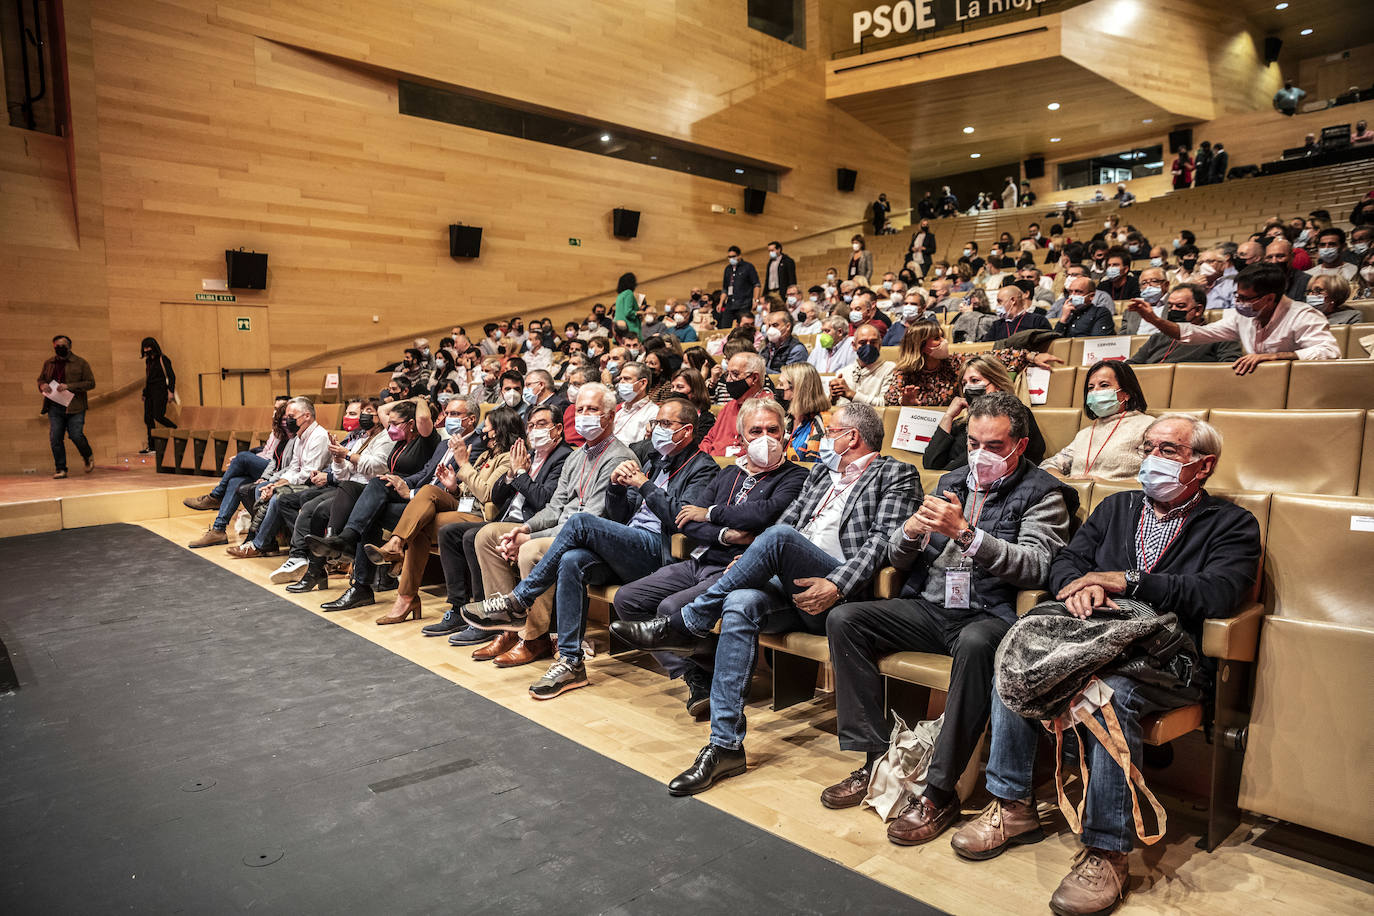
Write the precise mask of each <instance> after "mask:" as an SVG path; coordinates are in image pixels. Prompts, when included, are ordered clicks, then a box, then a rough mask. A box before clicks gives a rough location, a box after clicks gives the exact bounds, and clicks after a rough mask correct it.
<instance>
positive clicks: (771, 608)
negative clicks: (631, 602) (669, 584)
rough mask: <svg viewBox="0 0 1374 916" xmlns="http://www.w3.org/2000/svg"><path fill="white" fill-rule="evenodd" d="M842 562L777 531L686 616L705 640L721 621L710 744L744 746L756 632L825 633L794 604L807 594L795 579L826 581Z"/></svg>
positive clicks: (817, 618)
mask: <svg viewBox="0 0 1374 916" xmlns="http://www.w3.org/2000/svg"><path fill="white" fill-rule="evenodd" d="M841 562H842V561H840V560H837V559H836V558H835V557H832V556H831V555H830V554H828V553H826V552H825V551H824V550H821V549H820V548H819V547H817V546H816V545H815V544H812V543H811V542H810V541H809V540H807V539H806V537H805V536H803V535H802V533H801V532H799V531H798V530H797V529H795V528H790V527H787V526H783V525H774V526H773V527H772V528H769V529H768V530H767V531H765V532H763V534H760V535H759V536H758V537H757V538H756V539H755V540H754V543H752V544H750V545H749V548H748V549H747V550H745V551H744V553H743V554H741V555H740V558H739V559H738V560H736V561H735V565H734V566H731V567H730V568H729V569H728V570H726V572H725V575H723V576H721V577H720V579H719V580H718V581H717V582H716V583H715V584H714V585H712V586H711V587H710V588H708V589H707V590H706V591H704V592H702V593H701V595H699V596H698V597H697V598H696V599H694V600H693V601H692V603H691V604H689V605H687V606H686V607H684V608H683V609H682V620H683V622H684V623H685V624H686V625H687V628H688V629H690V630H692V631H693V632H695V633H697V634H698V635H702V636H704V635H705V634H706V633H707V632H709V631H710V629H711V627H712V626H713V625H714V624H715V622H716V620H717V619H719V620H720V641H719V643H718V644H717V645H716V659H715V673H714V675H713V676H712V678H711V743H712V744H714V745H716V746H717V747H723V748H727V749H729V750H739V748H741V747H742V746H743V745H744V731H745V722H744V698H745V695H746V694H747V693H748V690H749V679H750V677H752V676H753V673H754V662H755V660H756V658H757V655H758V643H759V633H786V632H788V631H790V630H806V631H807V632H810V633H824V632H825V617H826V615H825V614H805V613H803V612H801V611H799V610H797V608H796V607H795V606H794V605H793V604H792V596H793V595H795V594H796V593H797V592H799V591H802V589H800V588H798V587H797V586H796V585H794V584H793V580H795V579H802V578H808V577H815V576H824V575H827V574H828V573H830V572H832V571H834V569H835V568H836V567H838V566H839V565H841Z"/></svg>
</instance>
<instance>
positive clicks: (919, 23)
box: [854, 0, 1045, 44]
mask: <svg viewBox="0 0 1374 916" xmlns="http://www.w3.org/2000/svg"><path fill="white" fill-rule="evenodd" d="M1044 2H1045V0H898V2H896V3H884V4H883V5H882V6H875V7H873V9H871V10H859V11H858V12H856V13H855V14H854V43H855V44H858V43H859V42H860V41H863V39H864V38H886V37H888V36H889V35H905V34H906V33H908V32H911V31H917V32H922V31H925V30H926V29H940V28H944V27H946V26H951V25H958V24H959V23H961V22H968V21H969V20H970V19H978V18H979V17H982V16H998V15H1001V14H1003V13H1013V12H1017V11H1020V12H1027V13H1028V12H1031V11H1032V10H1034V9H1035V8H1036V7H1038V6H1040V4H1042V3H1044Z"/></svg>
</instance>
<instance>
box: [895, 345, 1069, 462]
mask: <svg viewBox="0 0 1374 916" xmlns="http://www.w3.org/2000/svg"><path fill="white" fill-rule="evenodd" d="M961 381H962V384H963V389H962V390H961V391H960V393H959V394H957V395H955V396H954V400H952V401H950V402H949V407H948V408H946V409H945V415H944V416H943V417H941V418H940V424H939V425H938V426H937V427H936V428H935V432H934V434H933V435H932V436H931V437H930V442H929V444H927V445H926V450H925V452H924V453H923V454H922V455H921V464H922V465H923V466H924V467H925V469H926V470H928V471H951V470H953V469H954V468H957V467H960V466H961V465H964V464H967V463H968V417H967V416H966V413H967V411H968V407H969V405H970V404H971V403H972V402H973V401H974V400H976V399H977V398H979V397H982V396H983V395H985V394H987V393H988V392H991V391H1005V392H1008V393H1010V394H1015V393H1016V391H1015V389H1016V383H1015V382H1013V381H1012V379H1011V375H1010V373H1008V372H1007V367H1006V366H1004V365H1002V363H1001V361H1000V360H998V359H997V358H996V357H984V356H975V357H974V358H972V359H970V360H969V361H968V362H967V363H965V364H964V371H963V374H962V376H961ZM1026 415H1027V416H1028V417H1029V418H1030V426H1029V434H1028V437H1027V438H1028V440H1029V441H1028V443H1027V445H1026V452H1025V457H1026V460H1027V461H1029V462H1030V463H1031V464H1039V463H1040V461H1041V460H1042V459H1043V458H1044V457H1045V437H1044V436H1042V435H1041V434H1040V427H1039V426H1037V425H1036V423H1035V414H1034V413H1032V412H1031V411H1030V410H1029V409H1027V410H1026Z"/></svg>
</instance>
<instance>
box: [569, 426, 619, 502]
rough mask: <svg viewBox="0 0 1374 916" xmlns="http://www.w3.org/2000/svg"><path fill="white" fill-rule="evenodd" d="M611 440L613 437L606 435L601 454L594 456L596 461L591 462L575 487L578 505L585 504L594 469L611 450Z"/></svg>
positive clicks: (594, 474) (594, 472)
mask: <svg viewBox="0 0 1374 916" xmlns="http://www.w3.org/2000/svg"><path fill="white" fill-rule="evenodd" d="M612 438H614V437H613V436H610V435H607V440H606V444H605V445H603V446H601V454H600V455H597V456H596V460H595V461H594V462H592V466H591V467H590V468H589V469H588V470H587V472H586V473H584V474H583V475H582V481H581V483H579V484H578V485H577V501H578V503H579V504H580V503H584V502H586V500H587V490H588V489H590V487H591V485H592V479H593V478H594V477H595V476H596V469H597V468H599V467H600V466H601V461H602V459H603V458H605V457H606V453H607V452H609V451H610V450H611V442H610V440H611V439H612ZM583 448H584V449H585V448H586V446H583Z"/></svg>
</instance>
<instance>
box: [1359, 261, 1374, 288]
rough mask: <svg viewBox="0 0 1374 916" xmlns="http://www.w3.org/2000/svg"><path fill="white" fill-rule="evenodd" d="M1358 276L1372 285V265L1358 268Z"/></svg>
mask: <svg viewBox="0 0 1374 916" xmlns="http://www.w3.org/2000/svg"><path fill="white" fill-rule="evenodd" d="M1360 276H1362V277H1364V278H1365V280H1366V281H1367V282H1369V283H1374V264H1370V265H1369V266H1367V267H1361V268H1360Z"/></svg>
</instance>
